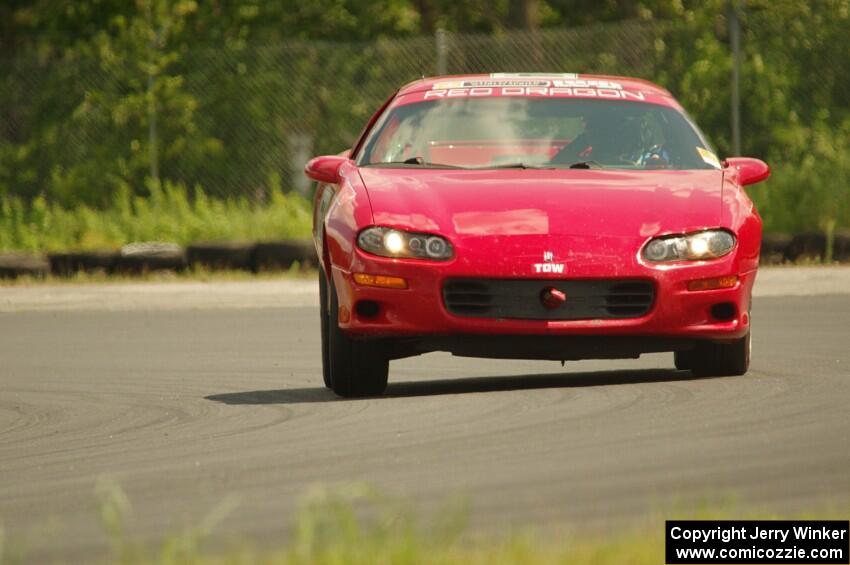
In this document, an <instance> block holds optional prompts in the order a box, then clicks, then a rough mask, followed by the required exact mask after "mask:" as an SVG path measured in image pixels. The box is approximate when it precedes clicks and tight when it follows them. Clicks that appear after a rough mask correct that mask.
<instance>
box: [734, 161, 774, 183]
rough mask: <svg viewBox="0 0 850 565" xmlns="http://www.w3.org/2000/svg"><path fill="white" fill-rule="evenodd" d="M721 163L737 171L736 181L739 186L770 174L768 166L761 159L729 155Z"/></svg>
mask: <svg viewBox="0 0 850 565" xmlns="http://www.w3.org/2000/svg"><path fill="white" fill-rule="evenodd" d="M723 165H724V166H725V167H726V168H729V169H734V170H735V171H737V175H738V183H740V185H741V186H747V185H750V184H755V183H757V182H761V181H763V180H765V179H767V177H769V176H770V167H769V166H768V165H767V163H765V162H764V161H762V160H761V159H753V158H752V157H730V158H728V159H726V160H725V161H724V162H723Z"/></svg>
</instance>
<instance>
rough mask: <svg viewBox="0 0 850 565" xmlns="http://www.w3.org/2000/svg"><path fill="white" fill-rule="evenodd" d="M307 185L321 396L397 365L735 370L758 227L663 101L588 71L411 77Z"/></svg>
mask: <svg viewBox="0 0 850 565" xmlns="http://www.w3.org/2000/svg"><path fill="white" fill-rule="evenodd" d="M305 172H306V174H307V176H308V177H310V178H311V179H313V180H315V181H317V184H316V191H315V202H314V204H315V208H314V222H313V239H314V243H315V246H316V251H317V253H318V257H319V259H320V261H319V263H320V265H321V268H320V272H319V288H320V303H321V307H320V315H321V334H322V369H323V377H324V382H325V385H326V386H327V387H329V388H331V389H332V390H333V391H334V392H335V393H336V394H338V395H340V396H344V397H353V396H370V395H379V394H381V393H382V392H383V391H384V390H385V388H386V386H387V380H388V373H389V361H390V360H392V359H399V358H403V357H409V356H413V355H419V354H422V353H427V352H432V351H446V352H450V353H452V354H455V355H460V356H471V357H489V358H515V359H549V360H555V361H561V362H563V361H567V360H578V359H614V358H637V357H639V356H640V355H641V354H643V353H651V352H673V353H674V356H673V357H674V363H675V366H676V368H678V369H681V370H690V371H692V372H694V373H696V374H698V375H705V376H712V375H717V376H733V375H742V374H744V373H746V371H747V369H748V367H749V363H750V349H751V347H750V343H751V342H750V336H751V331H750V327H751V322H752V321H751V318H750V306H751V296H752V289H753V283H754V282H755V278H756V272H757V269H758V263H759V248H760V241H761V230H762V222H761V219H760V217H759V215H758V213H757V212H756V210H755V208H754V206H753V203H752V201H751V200H750V198H748V196H747V194H746V193H745V192H744V190H743V187H745V186H747V185H750V184H753V183H757V182H759V181H762V180H764V179H766V178H767V177H768V176H769V174H770V169H769V167H768V166H767V164H765V163H764V162H763V161H760V160H758V159H753V158H743V157H736V158H729V159H726V160H724V161H721V160H720V159H718V157H717V156H716V154H715V152H714V150H713V149H712V148H711V146H710V145H709V143H708V141H707V140H706V138H705V136H704V135H703V134H702V133H701V132H700V130H699V129H698V128H697V126H696V125H694V123H693V122H692V120H691V119H690V118H689V117H688V115H687V114H686V113H685V111H684V110H683V109H682V107H681V106H680V105H679V104H678V103H677V102H676V100H675V99H674V98H673V96H672V95H671V94H670V93H669V92H668V91H667V90H665V89H664V88H661V87H659V86H656V85H654V84H652V83H649V82H646V81H643V80H638V79H633V78H624V77H614V76H596V75H584V74H506V73H495V74H489V75H466V76H444V77H436V78H428V79H422V80H417V81H415V82H412V83H410V84H408V85H406V86H404V87H402V88H401V89H400V90H398V91H397V92H396V93H395V94H393V95H392V96H391V97H390V98H389V99H388V100H387V101H386V102H385V103H384V104H383V105H382V106H381V107H380V108H379V109H378V111H377V112H376V113H375V114H374V115H373V116H372V118H371V119H370V120H369V121H368V123H367V124H366V126H365V128H364V130H363V132H362V134H361V135H360V136H359V138H358V139H357V141H356V142H355V143H354V145H353V147H352V148H351V149H350V150H348V151H345V152H344V153H342V154H339V155H331V156H323V157H317V158H315V159H313V160H311V161H310V162H309V163H308V164H307V165H306V168H305Z"/></svg>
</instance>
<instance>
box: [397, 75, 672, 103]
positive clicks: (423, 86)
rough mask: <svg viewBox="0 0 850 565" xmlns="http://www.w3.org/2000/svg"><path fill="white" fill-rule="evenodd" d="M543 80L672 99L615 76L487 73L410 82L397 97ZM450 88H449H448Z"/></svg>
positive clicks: (645, 82)
mask: <svg viewBox="0 0 850 565" xmlns="http://www.w3.org/2000/svg"><path fill="white" fill-rule="evenodd" d="M535 79H536V80H539V81H545V80H547V79H548V80H568V81H570V80H571V81H607V82H616V83H618V84H620V85H622V87H623V88H625V89H627V90H640V91H643V92H646V93H647V94H653V95H655V96H662V97H669V98H672V97H673V96H672V94H670V92H669V91H668V90H667V89H665V88H663V87H661V86H658V85H657V84H654V83H652V82H649V81H648V80H644V79H640V78H632V77H623V76H616V75H592V74H577V73H489V74H466V75H443V76H435V77H422V78H421V79H419V80H415V81H413V82H410V83H408V84H406V85H404V86H402V87H401V89H399V92H398V95H399V96H402V95H404V94H411V93H413V92H421V91H424V90H432V89H435V88H440V86H441V85H440V83H454V82H458V83H463V82H470V81H497V82H498V83H499V85H500V86H501V85H502V84H503V83H504V84H508V85H510V84H522V83H523V82H524V81H534V80H535ZM449 88H451V87H449Z"/></svg>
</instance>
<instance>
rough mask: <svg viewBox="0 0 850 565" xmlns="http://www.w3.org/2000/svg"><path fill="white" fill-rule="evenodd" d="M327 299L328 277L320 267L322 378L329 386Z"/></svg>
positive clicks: (328, 386) (328, 310)
mask: <svg viewBox="0 0 850 565" xmlns="http://www.w3.org/2000/svg"><path fill="white" fill-rule="evenodd" d="M330 307H331V305H330V302H329V301H328V278H327V276H326V275H325V272H324V271H323V270H322V269H319V322H320V327H321V328H322V380H323V381H324V382H325V386H326V387H327V388H332V386H331V362H330V357H329V348H330V344H329V341H330V337H329V336H328V324H329V323H330V322H329V321H328V316H329V312H330Z"/></svg>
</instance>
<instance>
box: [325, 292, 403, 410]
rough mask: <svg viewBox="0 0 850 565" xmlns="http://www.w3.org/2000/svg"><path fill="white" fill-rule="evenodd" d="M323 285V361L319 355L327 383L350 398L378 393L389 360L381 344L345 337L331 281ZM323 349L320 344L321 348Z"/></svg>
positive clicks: (380, 391)
mask: <svg viewBox="0 0 850 565" xmlns="http://www.w3.org/2000/svg"><path fill="white" fill-rule="evenodd" d="M326 288H327V293H328V294H329V295H330V296H329V298H330V301H329V302H330V304H329V309H328V315H327V317H326V319H327V325H326V331H325V332H323V333H322V337H323V340H322V341H323V343H324V342H326V343H327V362H325V359H324V358H323V359H322V361H323V373H324V368H325V367H327V374H328V377H327V380H326V381H325V382H326V383H328V381H330V383H329V384H328V386H330V388H331V389H332V390H333V391H334V392H335V393H336V394H338V395H339V396H343V397H347V398H354V397H360V396H379V395H381V394H382V393H383V392H384V390H385V389H386V388H387V380H388V377H389V368H390V362H389V359H388V358H387V356H386V353H385V352H384V350H383V348H382V347H381V344H380V343H378V342H375V341H370V340H357V339H352V338H351V337H349V336H348V335H347V334H346V333H345V332H343V331H342V330H341V329H340V328H339V301H338V299H337V295H336V289H335V288H334V286H333V281H331V282H330V285H329V286H328V287H326ZM323 353H324V348H323Z"/></svg>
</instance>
